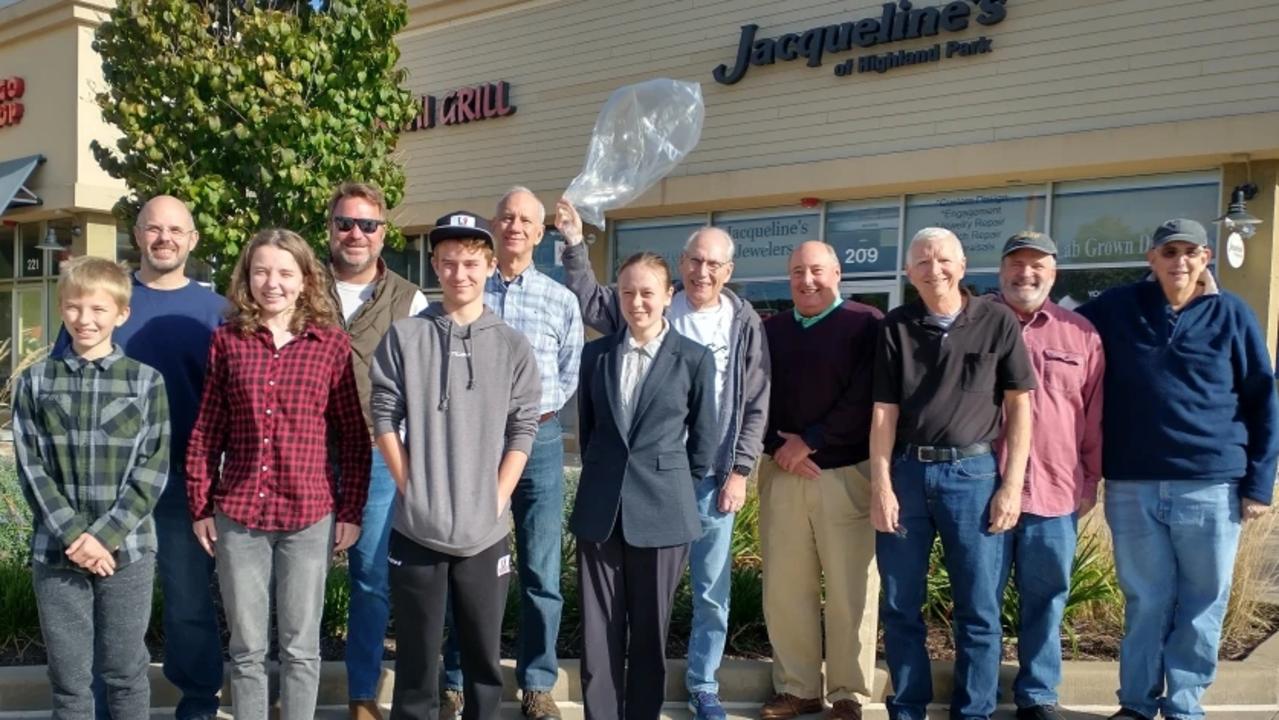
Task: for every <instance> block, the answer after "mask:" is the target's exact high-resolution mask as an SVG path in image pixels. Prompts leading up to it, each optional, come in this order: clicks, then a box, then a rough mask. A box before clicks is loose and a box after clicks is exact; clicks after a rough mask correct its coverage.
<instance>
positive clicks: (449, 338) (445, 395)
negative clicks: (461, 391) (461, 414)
mask: <svg viewBox="0 0 1279 720" xmlns="http://www.w3.org/2000/svg"><path fill="white" fill-rule="evenodd" d="M436 327H438V325H437V326H436ZM452 357H453V328H452V324H451V323H450V324H446V325H445V326H444V364H443V371H442V372H443V373H444V382H443V385H444V391H443V392H442V393H440V404H439V405H438V406H437V408H436V409H437V410H439V411H440V412H443V411H445V410H448V409H449V360H450V359H452Z"/></svg>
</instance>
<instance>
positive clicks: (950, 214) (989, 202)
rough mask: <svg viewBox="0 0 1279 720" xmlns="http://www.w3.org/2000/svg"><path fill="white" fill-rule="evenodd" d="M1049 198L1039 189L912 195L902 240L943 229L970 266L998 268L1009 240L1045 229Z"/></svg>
mask: <svg viewBox="0 0 1279 720" xmlns="http://www.w3.org/2000/svg"><path fill="white" fill-rule="evenodd" d="M1047 198H1048V196H1047V190H1046V188H1045V187H1043V186H1033V187H1020V188H994V189H987V190H970V191H965V192H957V193H936V194H932V195H913V196H911V197H908V198H907V199H906V232H905V234H904V236H903V237H904V239H905V240H904V242H905V243H909V242H910V239H911V238H912V237H914V235H915V233H917V232H919V231H920V230H922V229H924V228H926V227H944V228H947V229H949V230H951V231H952V232H954V233H955V235H957V236H958V237H959V241H960V242H961V243H962V244H963V246H964V254H965V255H966V256H967V257H968V267H969V268H989V269H994V268H998V267H999V257H1000V251H1001V250H1002V249H1003V246H1004V241H1005V240H1007V239H1008V238H1009V236H1011V235H1013V234H1014V233H1017V232H1019V231H1022V230H1043V229H1044V221H1045V218H1044V214H1045V209H1046V207H1047ZM903 251H904V249H903Z"/></svg>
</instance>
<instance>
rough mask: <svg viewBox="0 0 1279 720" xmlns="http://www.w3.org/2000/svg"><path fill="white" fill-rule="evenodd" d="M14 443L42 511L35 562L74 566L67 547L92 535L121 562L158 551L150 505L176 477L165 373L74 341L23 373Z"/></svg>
mask: <svg viewBox="0 0 1279 720" xmlns="http://www.w3.org/2000/svg"><path fill="white" fill-rule="evenodd" d="M13 445H14V453H15V455H16V457H17V462H18V477H19V479H20V481H21V484H22V491H23V494H24V495H25V496H26V499H27V502H28V503H29V504H30V505H31V509H32V511H33V513H34V515H35V518H34V520H35V531H34V532H33V533H32V538H31V555H32V559H33V560H34V561H35V562H38V563H42V564H45V565H48V566H52V567H61V568H75V567H76V565H75V564H74V563H72V562H71V561H70V560H69V559H67V557H66V555H65V551H66V548H67V547H68V546H69V545H70V544H71V543H72V542H74V541H75V539H76V538H78V537H80V535H81V534H82V533H86V532H87V533H90V534H91V535H93V536H94V537H95V538H97V539H98V541H99V542H101V543H102V544H103V545H104V546H106V547H107V548H108V549H109V550H111V551H112V552H114V553H115V558H116V564H117V565H124V564H127V563H130V562H132V561H134V560H137V559H139V558H140V557H142V555H143V553H146V552H154V551H155V549H156V538H155V526H154V524H153V522H152V520H151V511H152V510H153V509H154V508H155V504H156V502H158V501H159V499H160V493H161V492H162V491H163V490H164V484H165V481H166V480H167V479H168V476H169V404H168V399H167V397H166V395H165V390H164V380H163V378H161V377H160V373H159V372H158V371H157V370H155V369H154V368H151V367H149V366H147V365H143V364H142V363H140V362H138V361H136V360H133V359H132V358H128V357H125V356H124V353H123V352H122V351H121V350H120V346H119V345H116V346H114V347H113V348H112V350H111V353H110V354H109V355H107V356H106V357H103V358H99V359H97V360H85V359H84V358H81V357H80V356H78V355H76V354H75V352H74V351H72V350H71V349H70V348H67V350H66V351H65V352H64V353H62V354H61V355H60V356H59V357H50V358H47V359H45V360H42V361H40V362H37V363H35V364H33V365H31V366H30V367H28V368H27V369H26V370H24V371H22V373H21V374H20V375H19V376H18V380H17V383H16V385H15V386H14V391H13Z"/></svg>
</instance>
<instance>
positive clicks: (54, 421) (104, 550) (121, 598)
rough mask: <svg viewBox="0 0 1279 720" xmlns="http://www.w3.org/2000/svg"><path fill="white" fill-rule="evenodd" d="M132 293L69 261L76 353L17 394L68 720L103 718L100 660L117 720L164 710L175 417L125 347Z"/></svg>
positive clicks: (122, 276) (23, 459)
mask: <svg viewBox="0 0 1279 720" xmlns="http://www.w3.org/2000/svg"><path fill="white" fill-rule="evenodd" d="M131 289H132V283H131V282H130V280H129V276H128V273H127V272H126V271H125V270H124V269H123V268H121V267H120V266H119V265H117V264H115V263H113V262H111V261H109V260H105V259H103V258H90V257H81V258H75V259H74V260H71V261H69V262H67V263H66V264H65V265H64V267H63V270H62V275H61V277H60V278H59V279H58V301H59V305H60V310H61V315H62V323H63V325H64V326H65V327H66V328H67V331H68V332H69V333H70V335H71V345H70V346H69V347H68V348H67V349H66V351H65V352H63V353H61V354H59V355H58V356H56V357H49V358H47V359H44V360H41V361H39V362H37V363H35V364H33V365H31V366H30V367H28V368H27V369H26V370H24V371H23V372H22V373H21V374H20V375H19V376H18V379H17V383H16V385H15V387H14V391H13V444H14V451H15V454H16V456H17V461H18V476H19V479H20V480H21V483H22V490H23V494H24V495H25V496H26V499H27V502H28V503H29V504H30V505H31V509H32V511H33V513H34V515H35V518H34V520H35V528H34V532H33V534H32V539H31V554H32V563H31V573H32V577H33V580H34V586H35V595H36V605H37V607H38V608H39V612H40V631H41V633H42V634H43V635H44V643H45V647H46V649H47V651H48V657H49V682H50V685H51V686H52V690H53V716H54V717H55V718H67V719H73V718H74V719H77V720H78V719H83V720H91V719H92V718H93V717H94V707H93V693H92V691H91V690H90V684H91V683H92V680H93V669H94V665H95V661H96V665H97V667H98V669H99V671H100V672H101V674H102V677H103V680H104V681H105V683H106V687H107V704H108V706H109V709H110V711H111V716H112V717H116V718H144V717H149V716H150V712H151V711H150V706H151V690H150V686H149V684H148V682H147V664H148V662H149V661H150V656H149V654H148V653H147V648H146V644H145V642H144V641H143V637H144V635H145V634H146V629H147V625H148V624H149V622H150V614H151V587H152V578H153V576H154V573H155V551H156V539H155V528H154V526H153V524H152V521H151V511H152V509H153V508H154V507H155V504H156V502H157V501H158V500H159V498H160V492H161V491H162V490H163V489H164V483H165V480H166V479H167V478H168V473H169V408H168V402H167V399H166V396H165V391H164V381H163V380H162V379H161V377H160V373H159V372H157V371H156V370H154V369H152V368H150V367H148V366H146V365H143V364H141V363H139V362H137V361H136V360H133V359H131V358H127V357H125V356H124V353H123V352H122V351H121V350H120V348H119V347H118V346H116V345H113V344H112V342H111V334H112V333H113V332H114V331H115V329H116V328H117V327H119V326H120V325H121V324H123V323H124V321H125V320H126V319H127V318H128V317H129V295H130V291H131Z"/></svg>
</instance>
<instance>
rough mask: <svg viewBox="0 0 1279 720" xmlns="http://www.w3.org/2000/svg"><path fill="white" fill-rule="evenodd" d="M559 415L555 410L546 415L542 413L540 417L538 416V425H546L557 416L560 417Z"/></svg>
mask: <svg viewBox="0 0 1279 720" xmlns="http://www.w3.org/2000/svg"><path fill="white" fill-rule="evenodd" d="M558 414H559V413H557V412H555V411H554V410H552V411H550V412H544V413H542V414H541V415H539V416H538V418H537V424H538V425H545V424H546V421H547V420H550V419H551V418H553V417H555V416H556V415H558Z"/></svg>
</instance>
